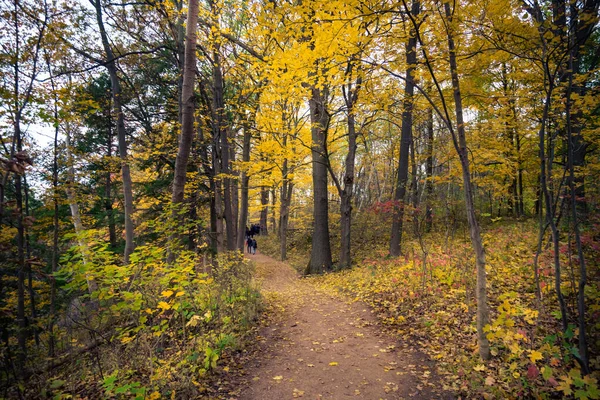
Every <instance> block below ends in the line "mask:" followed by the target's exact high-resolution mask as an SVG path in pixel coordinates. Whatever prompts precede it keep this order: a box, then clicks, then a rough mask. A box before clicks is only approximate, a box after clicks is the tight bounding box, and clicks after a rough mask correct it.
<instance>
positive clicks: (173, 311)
mask: <svg viewBox="0 0 600 400" xmlns="http://www.w3.org/2000/svg"><path fill="white" fill-rule="evenodd" d="M86 235H87V237H85V238H82V239H83V240H84V241H85V242H86V243H88V245H87V247H86V248H85V249H81V248H79V247H75V248H73V249H71V250H70V251H69V252H68V253H67V254H66V255H65V256H64V257H63V259H62V262H61V264H62V265H63V267H62V268H61V270H60V273H59V274H57V276H56V281H57V283H58V285H59V290H58V294H59V298H60V302H61V303H62V304H64V310H63V311H62V312H61V313H57V315H62V316H61V317H60V318H57V319H56V320H55V322H54V323H53V328H52V329H51V330H50V329H48V330H47V331H45V332H44V333H42V334H41V335H40V337H39V340H40V343H41V344H40V345H38V346H37V347H36V346H35V345H34V344H33V343H31V344H30V346H29V348H30V349H34V350H33V351H34V352H35V351H37V352H38V354H30V355H29V359H30V360H37V362H38V367H34V366H33V365H31V366H29V367H28V369H27V370H28V371H30V372H29V374H30V378H29V379H28V382H27V384H26V385H25V384H23V383H19V384H18V385H12V389H10V390H9V391H8V392H6V393H7V394H8V395H9V396H15V397H16V396H19V397H28V398H32V397H44V398H45V397H53V398H56V399H61V398H72V397H77V398H83V397H88V398H115V397H127V398H139V399H158V398H165V397H171V398H190V397H197V396H199V395H201V394H202V393H203V392H205V391H206V390H207V385H208V383H207V382H208V378H210V375H211V371H212V370H214V369H215V368H217V364H218V363H219V360H220V358H222V357H223V355H224V353H225V352H233V351H235V350H236V349H237V348H239V347H240V346H242V345H243V343H244V340H245V338H246V336H247V335H248V334H249V332H251V331H252V328H253V326H255V324H256V320H257V319H258V317H259V315H258V313H259V311H260V310H259V307H260V296H259V292H258V290H257V289H256V288H255V287H254V285H253V283H252V282H253V280H252V278H253V268H254V267H253V265H252V263H251V262H250V261H248V260H246V259H244V258H243V256H242V255H241V254H240V253H239V252H231V253H226V254H222V255H219V256H218V257H217V258H216V260H214V261H215V262H213V263H210V264H205V263H203V259H202V257H201V256H200V255H198V254H196V253H193V252H189V251H182V252H181V253H179V256H178V257H177V259H176V260H175V261H174V262H173V263H167V262H166V261H165V260H166V259H167V254H166V250H165V249H164V248H162V247H155V246H150V245H148V246H139V247H137V249H136V250H135V252H134V253H133V254H132V255H131V256H130V263H129V264H128V265H120V264H119V260H118V259H117V256H116V255H115V254H114V253H112V252H111V251H110V250H108V246H107V244H106V242H105V241H103V240H102V239H101V238H100V237H98V236H96V234H95V233H94V232H93V231H90V232H87V233H86ZM49 331H52V334H49V333H48V332H49ZM49 343H54V349H55V350H54V352H55V354H54V356H53V357H50V358H48V357H47V353H46V354H44V353H45V352H47V351H48V350H47V349H48V347H49V346H48V344H49ZM2 346H3V347H2V352H3V354H4V355H5V356H6V355H7V354H10V353H11V349H13V348H15V347H16V343H9V345H8V346H6V345H4V344H3V345H2ZM46 360H47V361H46ZM44 361H45V362H44ZM5 379H6V381H5V382H4V384H7V383H10V379H11V376H10V375H9V374H7V375H6V378H5ZM19 392H20V394H19Z"/></svg>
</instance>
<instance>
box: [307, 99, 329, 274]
mask: <svg viewBox="0 0 600 400" xmlns="http://www.w3.org/2000/svg"><path fill="white" fill-rule="evenodd" d="M328 95H329V94H328V90H327V88H323V89H318V88H316V87H312V88H311V98H310V100H309V107H310V122H311V129H310V130H311V135H312V148H311V150H312V180H313V236H312V249H311V254H310V263H309V265H308V268H307V273H308V274H321V273H323V272H325V271H329V270H331V265H332V261H331V245H330V243H329V198H328V193H327V173H328V171H327V165H328V160H327V154H326V148H327V130H328V129H329V121H330V118H331V117H330V115H329V112H328V110H327V96H328Z"/></svg>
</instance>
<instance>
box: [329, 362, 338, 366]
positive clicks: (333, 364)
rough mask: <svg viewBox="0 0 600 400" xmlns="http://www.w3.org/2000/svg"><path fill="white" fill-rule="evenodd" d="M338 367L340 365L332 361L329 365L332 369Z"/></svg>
mask: <svg viewBox="0 0 600 400" xmlns="http://www.w3.org/2000/svg"><path fill="white" fill-rule="evenodd" d="M336 365H338V363H337V362H335V361H332V362H330V363H329V366H330V367H335V366H336Z"/></svg>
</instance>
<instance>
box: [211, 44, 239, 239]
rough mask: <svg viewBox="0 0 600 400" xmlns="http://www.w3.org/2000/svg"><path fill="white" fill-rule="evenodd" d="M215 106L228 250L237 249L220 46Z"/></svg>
mask: <svg viewBox="0 0 600 400" xmlns="http://www.w3.org/2000/svg"><path fill="white" fill-rule="evenodd" d="M212 74H213V107H214V110H215V114H216V118H217V119H216V121H213V123H214V124H215V129H216V133H217V135H216V137H215V145H216V146H218V147H219V149H218V152H217V154H218V155H219V161H220V164H221V165H220V171H219V172H220V173H221V174H222V175H223V178H221V179H219V181H220V182H221V184H220V185H217V188H218V187H219V186H220V187H221V189H222V191H221V192H220V193H222V194H223V210H222V211H223V214H222V215H223V218H224V219H225V238H226V246H227V250H235V248H236V245H237V243H236V241H235V230H236V224H237V221H234V218H233V209H232V196H231V179H230V178H229V173H230V168H229V151H230V150H229V138H228V128H227V126H226V122H225V102H224V98H223V95H224V83H223V71H222V69H221V56H220V54H219V47H218V46H216V49H215V50H214V51H213V66H212Z"/></svg>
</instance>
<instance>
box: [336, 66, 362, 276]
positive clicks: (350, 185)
mask: <svg viewBox="0 0 600 400" xmlns="http://www.w3.org/2000/svg"><path fill="white" fill-rule="evenodd" d="M347 73H348V74H349V75H350V76H351V74H352V62H349V66H348V70H347ZM361 85H362V78H361V77H360V76H359V77H358V78H357V79H356V85H355V86H354V88H352V83H351V82H350V83H348V85H347V86H348V88H347V91H346V93H345V96H344V97H345V101H346V108H347V113H348V117H347V124H348V154H346V162H345V171H344V178H343V185H344V188H343V189H342V190H341V191H340V236H341V237H340V241H341V243H340V261H339V268H350V267H351V266H352V255H351V251H350V250H351V238H352V234H351V229H352V199H353V197H354V165H355V160H356V137H357V133H356V120H355V116H354V105H355V104H356V101H357V100H358V92H359V90H360V88H361ZM338 189H339V188H338Z"/></svg>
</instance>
